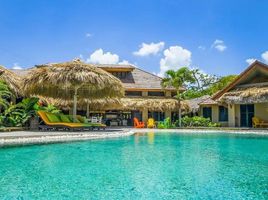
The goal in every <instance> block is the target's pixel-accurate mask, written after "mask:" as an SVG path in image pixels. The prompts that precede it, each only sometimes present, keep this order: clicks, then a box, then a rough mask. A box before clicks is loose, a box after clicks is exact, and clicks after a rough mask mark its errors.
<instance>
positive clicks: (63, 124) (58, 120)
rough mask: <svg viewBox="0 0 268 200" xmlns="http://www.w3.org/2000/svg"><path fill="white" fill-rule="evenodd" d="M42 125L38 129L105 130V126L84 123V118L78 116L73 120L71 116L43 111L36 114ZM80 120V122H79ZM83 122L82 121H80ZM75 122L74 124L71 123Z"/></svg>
mask: <svg viewBox="0 0 268 200" xmlns="http://www.w3.org/2000/svg"><path fill="white" fill-rule="evenodd" d="M37 113H38V115H39V116H40V118H41V119H42V121H43V122H44V125H39V129H42V130H72V131H74V130H93V129H94V128H95V129H96V128H97V129H98V130H99V129H105V128H106V125H104V124H99V123H86V121H84V118H83V117H82V116H80V115H77V116H76V119H75V120H74V119H73V118H72V116H69V115H63V114H61V115H57V114H53V113H48V112H44V111H38V112H37ZM79 119H80V121H79ZM82 120H83V121H82ZM73 121H75V122H73Z"/></svg>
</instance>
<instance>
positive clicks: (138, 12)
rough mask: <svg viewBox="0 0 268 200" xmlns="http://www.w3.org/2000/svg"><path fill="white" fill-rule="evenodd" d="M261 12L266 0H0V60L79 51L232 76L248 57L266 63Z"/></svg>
mask: <svg viewBox="0 0 268 200" xmlns="http://www.w3.org/2000/svg"><path fill="white" fill-rule="evenodd" d="M267 10H268V1H266V0H258V1H256V0H236V1H234V0H232V1H231V0H218V1H217V0H200V1H197V0H195V1H194V0H184V1H182V0H146V1H145V0H136V1H131V0H130V1H123V0H122V1H119V0H114V1H109V0H106V1H102V0H96V1H94V0H90V1H89V0H88V1H86V0H27V1H25V0H0V64H1V65H4V66H6V67H8V68H12V67H14V66H15V67H18V66H19V67H32V66H34V65H35V64H42V63H47V62H61V61H67V60H72V59H73V58H75V57H79V56H80V57H82V58H83V59H84V60H85V61H88V62H96V63H103V62H109V63H122V61H124V63H126V62H128V63H133V64H135V65H137V66H139V67H140V68H142V69H145V70H147V71H150V72H154V73H157V74H158V73H159V72H161V73H162V74H163V72H164V70H165V69H177V68H179V67H181V66H182V65H184V66H190V67H199V68H200V69H202V70H204V71H205V72H207V73H211V74H217V75H227V74H237V73H240V72H241V71H242V70H243V69H244V68H245V67H246V66H247V65H248V63H247V62H246V60H247V59H258V60H261V61H263V62H268V26H267V24H268V17H267ZM142 43H145V44H144V45H143V46H142ZM142 47H143V48H142ZM134 52H136V53H134ZM248 61H249V60H248ZM160 66H161V69H162V70H161V69H160Z"/></svg>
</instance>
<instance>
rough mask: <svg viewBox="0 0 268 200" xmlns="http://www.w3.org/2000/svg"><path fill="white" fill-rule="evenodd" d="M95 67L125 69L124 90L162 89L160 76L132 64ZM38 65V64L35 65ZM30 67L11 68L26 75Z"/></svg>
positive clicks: (21, 74)
mask: <svg viewBox="0 0 268 200" xmlns="http://www.w3.org/2000/svg"><path fill="white" fill-rule="evenodd" d="M93 65H94V66H96V67H100V68H102V69H104V70H106V71H110V72H113V70H110V69H127V70H122V71H128V72H129V73H127V76H126V77H125V78H124V79H121V81H122V83H123V85H124V87H125V89H126V90H155V91H159V90H163V88H162V86H161V82H162V78H161V77H159V76H157V75H154V74H152V73H149V72H146V71H144V70H142V69H140V68H137V67H134V66H132V65H117V64H93ZM35 67H38V66H35ZM30 69H31V68H28V69H23V70H12V71H13V72H15V73H16V74H18V75H20V76H26V75H27V73H28V72H29V71H30ZM165 90H175V89H174V88H167V89H165Z"/></svg>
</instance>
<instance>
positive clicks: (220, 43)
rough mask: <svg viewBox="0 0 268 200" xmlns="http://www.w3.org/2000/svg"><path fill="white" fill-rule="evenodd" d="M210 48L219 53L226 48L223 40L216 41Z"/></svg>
mask: <svg viewBox="0 0 268 200" xmlns="http://www.w3.org/2000/svg"><path fill="white" fill-rule="evenodd" d="M211 48H215V49H217V50H218V51H220V52H223V51H225V50H226V48H227V46H226V45H225V44H224V41H223V40H218V39H216V40H215V41H214V42H213V44H212V45H211Z"/></svg>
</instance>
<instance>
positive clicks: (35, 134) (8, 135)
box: [0, 128, 268, 147]
mask: <svg viewBox="0 0 268 200" xmlns="http://www.w3.org/2000/svg"><path fill="white" fill-rule="evenodd" d="M147 132H163V133H164V132H183V133H213V132H217V133H230V134H232V133H236V134H257V135H267V136H268V129H241V128H220V129H218V128H217V129H210V128H192V129H189V128H187V129H147V128H143V129H134V128H118V129H115V128H111V129H110V128H109V129H107V130H105V131H81V132H71V131H68V132H67V131H65V132H63V131H54V132H53V131H46V132H45V131H12V132H0V147H1V146H2V147H3V146H17V145H27V144H46V143H60V142H71V141H82V140H92V139H104V138H115V137H125V136H130V135H133V134H135V133H147Z"/></svg>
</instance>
